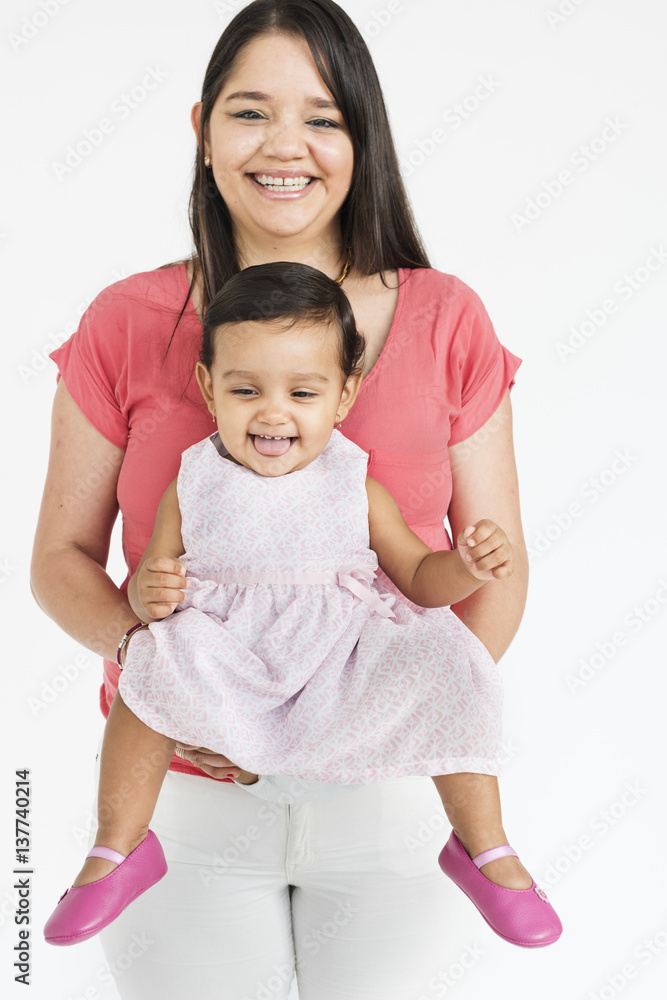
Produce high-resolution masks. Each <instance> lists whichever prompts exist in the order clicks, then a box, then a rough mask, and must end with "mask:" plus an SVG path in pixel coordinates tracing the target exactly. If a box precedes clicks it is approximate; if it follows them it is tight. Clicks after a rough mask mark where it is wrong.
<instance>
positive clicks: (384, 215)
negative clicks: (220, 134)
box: [162, 0, 430, 343]
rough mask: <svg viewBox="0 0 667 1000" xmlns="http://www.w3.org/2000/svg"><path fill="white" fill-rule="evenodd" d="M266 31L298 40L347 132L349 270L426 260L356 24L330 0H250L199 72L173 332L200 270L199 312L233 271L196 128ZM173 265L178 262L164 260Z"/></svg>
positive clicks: (228, 231) (231, 250)
mask: <svg viewBox="0 0 667 1000" xmlns="http://www.w3.org/2000/svg"><path fill="white" fill-rule="evenodd" d="M271 32H283V33H285V34H289V35H294V36H296V37H301V38H304V39H305V41H306V42H307V44H308V46H309V48H310V51H311V53H312V56H313V60H314V62H315V65H316V67H317V69H318V71H319V73H320V76H321V77H322V80H323V81H324V83H325V85H326V86H327V88H328V89H329V91H330V92H331V94H332V96H333V98H334V100H335V102H336V104H337V105H338V108H339V109H340V112H341V114H342V116H343V120H344V121H345V125H346V127H347V129H348V131H349V133H350V137H351V140H352V146H353V153H354V165H353V172H352V183H351V186H350V190H349V192H348V194H347V197H346V199H345V202H344V203H343V205H342V206H341V210H340V223H341V231H342V238H343V246H349V247H351V248H352V251H353V254H354V266H355V268H356V269H357V270H358V271H359V273H361V274H364V275H370V274H376V273H378V272H380V273H382V271H384V270H390V269H394V268H398V267H406V268H416V267H430V263H429V260H428V257H427V255H426V251H425V249H424V246H423V244H422V241H421V238H420V236H419V233H418V231H417V228H416V225H415V221H414V217H413V214H412V209H411V208H410V203H409V201H408V197H407V193H406V191H405V187H404V185H403V180H402V177H401V173H400V169H399V165H398V158H397V156H396V150H395V148H394V143H393V139H392V135H391V128H390V125H389V119H388V116H387V110H386V107H385V103H384V98H383V96H382V90H381V88H380V83H379V80H378V77H377V73H376V72H375V67H374V65H373V60H372V58H371V55H370V52H369V51H368V47H367V46H366V43H365V41H364V39H363V37H362V35H361V34H360V32H359V30H358V29H357V27H356V26H355V24H354V23H353V21H352V20H351V19H350V18H349V17H348V15H347V14H346V13H345V11H343V10H342V9H341V8H340V7H339V6H338V4H336V3H334V2H333V0H254V2H253V3H250V4H248V6H247V7H244V8H243V9H242V10H241V11H239V13H238V14H237V15H236V16H235V17H234V18H233V19H232V21H231V22H230V23H229V24H228V26H227V27H226V28H225V30H224V31H223V33H222V35H221V36H220V39H219V40H218V43H217V45H216V47H215V49H214V50H213V55H212V56H211V59H210V62H209V64H208V67H207V69H206V74H205V76H204V84H203V88H202V96H201V100H202V109H201V126H200V131H199V142H198V146H197V155H196V160H195V168H194V184H193V187H192V192H191V194H190V203H189V218H190V226H191V229H192V235H193V238H194V245H195V251H194V253H193V254H192V255H191V257H189V258H186V259H188V260H191V261H192V263H193V268H192V271H193V273H192V280H191V282H190V287H189V289H188V295H187V297H186V300H185V302H184V304H183V309H182V310H181V312H180V315H179V317H178V320H177V321H176V326H175V327H174V331H173V333H172V339H173V336H174V333H175V332H176V329H177V327H178V324H179V322H180V320H181V317H182V316H183V313H184V311H185V308H186V306H187V303H188V299H189V298H190V295H191V294H192V289H193V287H194V285H195V282H196V281H197V277H198V274H199V273H201V276H202V286H203V289H202V308H203V312H204V313H205V312H206V309H207V308H208V305H209V303H210V302H211V301H212V299H213V298H214V296H215V294H216V293H217V292H218V290H219V289H220V288H222V286H223V285H224V283H225V281H227V280H228V279H229V278H231V277H232V275H233V274H236V273H237V272H238V271H239V265H238V258H237V249H236V246H235V244H234V237H233V233H232V221H231V217H230V215H229V211H228V209H227V206H226V204H225V202H224V201H223V199H222V197H221V195H220V192H219V191H218V189H217V186H216V184H215V181H214V179H213V174H212V171H211V170H210V169H209V168H207V167H206V166H205V164H204V134H205V129H206V126H207V123H208V121H209V119H210V117H211V111H212V109H213V105H214V104H215V102H216V100H217V98H218V95H219V94H220V91H221V90H222V88H223V86H224V85H225V82H226V80H227V79H228V77H229V75H230V73H231V72H232V70H233V68H234V64H235V61H236V59H237V57H238V55H239V53H240V52H241V50H242V49H243V48H244V46H245V45H247V44H248V43H249V42H250V41H252V40H253V39H254V38H257V37H258V36H259V35H264V34H268V33H271ZM173 263H179V264H182V263H183V261H182V260H181V261H178V262H172V263H171V264H164V265H162V266H163V267H171V266H173ZM383 280H384V277H383ZM170 343H171V340H170Z"/></svg>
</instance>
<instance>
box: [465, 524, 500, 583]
mask: <svg viewBox="0 0 667 1000" xmlns="http://www.w3.org/2000/svg"><path fill="white" fill-rule="evenodd" d="M456 551H457V552H458V553H459V555H460V556H461V559H462V561H463V565H464V566H465V568H466V569H467V571H468V572H469V573H470V574H471V575H472V576H474V577H475V579H476V580H494V579H495V580H504V579H505V577H508V576H511V575H512V573H513V572H514V558H513V554H512V545H511V543H510V541H509V539H508V537H507V535H506V534H505V532H504V531H503V529H502V528H499V527H498V525H497V524H496V523H495V521H491V520H489V518H483V519H482V520H481V521H477V523H476V524H474V525H468V527H467V528H464V529H463V530H462V531H461V532H459V536H458V538H457V539H456Z"/></svg>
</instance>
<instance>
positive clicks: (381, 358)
mask: <svg viewBox="0 0 667 1000" xmlns="http://www.w3.org/2000/svg"><path fill="white" fill-rule="evenodd" d="M396 274H397V275H398V298H397V300H396V308H395V310H394V318H393V319H392V321H391V326H390V327H389V333H388V334H387V339H386V340H385V342H384V344H383V345H382V350H381V351H380V353H379V354H378V356H377V358H376V359H375V364H374V365H373V367H372V368H371V370H370V371H369V373H368V375H366V376H365V377H364V378H362V380H361V385H360V386H359V392H358V393H357V399H358V398H359V395H360V394H361V393H362V392H363V390H364V386H366V385H367V384H368V383H369V382H370V381H371V380H372V378H373V376H374V375H375V373H376V372H377V370H378V368H382V367H383V365H384V362H385V360H386V358H387V356H388V354H389V347H390V346H391V344H392V343H393V341H394V339H395V337H396V331H397V329H398V324H399V321H400V318H401V313H402V312H403V305H404V303H405V286H406V284H407V280H408V278H409V276H410V269H409V268H406V267H398V268H396ZM183 278H184V281H185V291H186V294H187V291H188V289H189V287H190V282H189V280H188V265H187V261H186V262H185V263H184V264H183ZM187 304H188V306H189V308H190V312H191V314H192V316H193V317H194V319H195V321H196V322H197V325H198V326H199V329H200V330H202V325H201V321H200V319H199V316H198V315H197V310H196V309H195V304H194V302H193V300H192V295H191V296H190V298H189V299H188V303H187ZM232 464H233V463H232Z"/></svg>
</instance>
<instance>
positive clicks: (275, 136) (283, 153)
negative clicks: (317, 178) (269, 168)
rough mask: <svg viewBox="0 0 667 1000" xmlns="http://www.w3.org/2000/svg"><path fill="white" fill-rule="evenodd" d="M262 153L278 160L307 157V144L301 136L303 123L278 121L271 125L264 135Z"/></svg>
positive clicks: (302, 135)
mask: <svg viewBox="0 0 667 1000" xmlns="http://www.w3.org/2000/svg"><path fill="white" fill-rule="evenodd" d="M263 152H264V154H265V155H266V156H275V157H276V158H277V159H279V160H295V159H298V158H300V157H303V156H307V155H308V144H307V142H306V138H305V136H304V134H303V123H302V122H300V121H297V120H293V119H290V120H285V119H282V120H279V121H275V122H273V123H272V124H271V126H270V127H269V128H268V129H267V131H266V132H265V134H264V144H263Z"/></svg>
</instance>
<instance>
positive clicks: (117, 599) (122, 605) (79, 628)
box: [30, 546, 137, 660]
mask: <svg viewBox="0 0 667 1000" xmlns="http://www.w3.org/2000/svg"><path fill="white" fill-rule="evenodd" d="M30 584H31V589H32V593H33V595H34V597H35V600H36V601H37V603H38V604H39V606H40V608H41V609H42V611H44V612H45V614H47V615H48V616H49V618H52V619H53V621H54V622H56V624H57V625H59V626H60V628H62V629H63V631H65V632H67V634H68V635H71V636H72V638H73V639H76V641H77V642H79V643H81V645H82V646H86V648H87V649H90V650H92V652H94V653H97V654H98V655H99V656H104V657H105V658H106V659H108V660H115V659H116V651H117V648H118V643H119V642H120V640H121V639H122V637H123V636H124V635H125V633H126V632H127V630H128V629H129V628H130V627H131V626H132V625H134V624H135V623H136V621H137V616H136V615H135V613H134V612H133V610H132V608H131V607H130V605H129V603H128V601H127V598H126V597H125V595H124V594H123V593H122V592H121V591H120V590H119V589H118V587H117V586H116V585H115V583H114V582H113V580H112V579H111V578H110V577H109V576H108V574H107V573H106V572H105V570H104V569H103V568H102V567H101V566H100V565H99V563H97V562H95V560H94V559H92V558H91V557H90V556H89V555H87V554H86V553H85V552H83V551H82V550H81V549H79V548H76V547H75V546H71V547H67V548H63V549H59V550H58V551H56V552H50V553H48V554H44V555H41V556H40V557H39V558H36V559H35V560H34V561H33V566H32V571H31V579H30Z"/></svg>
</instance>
